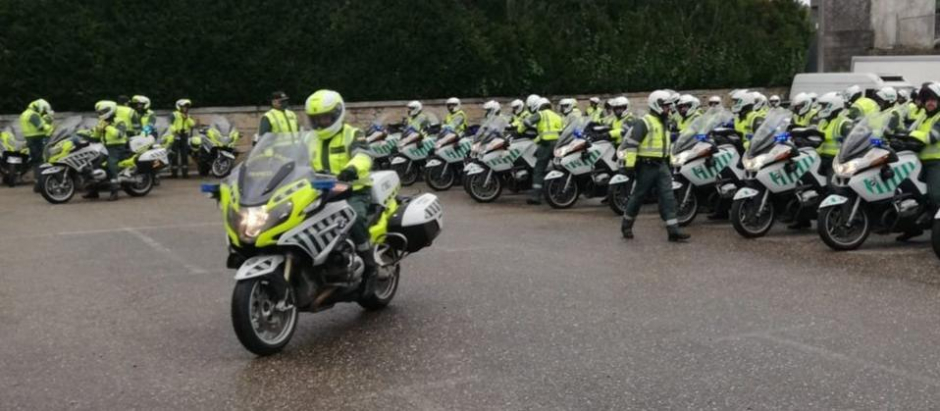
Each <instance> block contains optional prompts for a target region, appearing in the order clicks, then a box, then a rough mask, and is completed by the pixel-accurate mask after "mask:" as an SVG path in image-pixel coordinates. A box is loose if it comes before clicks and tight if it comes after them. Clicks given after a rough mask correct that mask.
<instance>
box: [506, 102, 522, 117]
mask: <svg viewBox="0 0 940 411" xmlns="http://www.w3.org/2000/svg"><path fill="white" fill-rule="evenodd" d="M509 107H512V114H516V115H518V114H519V113H521V112H522V110H525V103H523V102H522V100H519V99H515V100H513V101H512V103H509Z"/></svg>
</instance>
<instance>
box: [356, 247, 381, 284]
mask: <svg viewBox="0 0 940 411" xmlns="http://www.w3.org/2000/svg"><path fill="white" fill-rule="evenodd" d="M356 255H358V256H359V258H361V259H362V268H363V270H362V284H363V288H362V293H363V295H366V296H371V295H372V294H373V293H374V292H375V280H376V277H377V275H376V273H377V271H378V270H377V264H376V263H375V255H374V254H373V253H372V247H369V250H368V251H356Z"/></svg>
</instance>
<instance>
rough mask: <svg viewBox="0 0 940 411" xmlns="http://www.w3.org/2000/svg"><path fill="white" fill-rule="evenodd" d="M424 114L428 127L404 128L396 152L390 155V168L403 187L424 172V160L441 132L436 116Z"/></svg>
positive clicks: (416, 179) (415, 180)
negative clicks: (424, 128) (396, 174)
mask: <svg viewBox="0 0 940 411" xmlns="http://www.w3.org/2000/svg"><path fill="white" fill-rule="evenodd" d="M425 115H426V116H428V124H429V126H428V129H427V130H423V131H422V130H418V129H416V128H414V127H407V128H405V131H403V132H402V133H401V136H402V137H401V141H399V142H398V152H397V153H395V154H394V155H392V159H391V164H392V170H395V172H396V173H398V177H399V178H400V179H401V184H402V185H403V186H405V187H408V186H410V185H412V184H414V183H415V182H417V181H418V178H420V177H421V176H422V175H423V174H424V167H425V162H427V159H428V156H429V155H430V154H431V152H432V151H433V150H434V143H435V141H436V139H437V134H438V133H440V132H441V122H440V120H438V118H437V116H435V115H434V114H433V113H430V112H427V111H426V112H425Z"/></svg>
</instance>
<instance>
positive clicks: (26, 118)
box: [20, 107, 52, 138]
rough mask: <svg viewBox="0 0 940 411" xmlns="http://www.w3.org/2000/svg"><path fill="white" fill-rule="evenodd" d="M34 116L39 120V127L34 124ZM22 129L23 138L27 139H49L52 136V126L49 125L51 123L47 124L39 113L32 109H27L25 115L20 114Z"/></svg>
mask: <svg viewBox="0 0 940 411" xmlns="http://www.w3.org/2000/svg"><path fill="white" fill-rule="evenodd" d="M33 116H36V117H38V118H39V122H40V124H41V125H40V126H39V127H36V125H34V124H33V122H32V118H33ZM20 128H22V130H23V136H24V137H26V138H33V137H37V138H38V137H49V136H50V135H51V134H52V124H49V122H47V121H46V119H45V118H43V116H42V115H40V114H39V112H37V111H35V110H33V109H32V107H30V108H27V109H26V111H24V112H23V114H20Z"/></svg>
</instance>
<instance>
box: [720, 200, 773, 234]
mask: <svg viewBox="0 0 940 411" xmlns="http://www.w3.org/2000/svg"><path fill="white" fill-rule="evenodd" d="M762 197H763V193H761V194H759V195H756V196H754V197H749V198H743V199H740V200H735V201H734V202H733V203H731V224H732V225H733V226H734V230H735V231H737V232H738V234H741V236H742V237H744V238H757V237H763V236H765V235H767V232H769V231H770V228H771V227H773V225H774V205H773V203H772V202H770V201H768V202H767V204H766V205H765V206H764V211H763V212H762V213H759V212H758V211H759V210H760V203H761V198H762Z"/></svg>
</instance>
